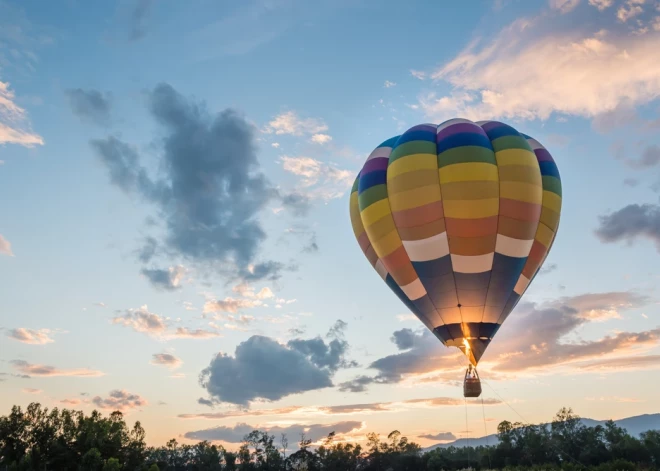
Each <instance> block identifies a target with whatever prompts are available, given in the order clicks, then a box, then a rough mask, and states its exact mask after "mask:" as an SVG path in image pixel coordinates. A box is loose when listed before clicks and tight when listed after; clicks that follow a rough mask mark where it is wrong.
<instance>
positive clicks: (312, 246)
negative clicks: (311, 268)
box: [302, 234, 319, 253]
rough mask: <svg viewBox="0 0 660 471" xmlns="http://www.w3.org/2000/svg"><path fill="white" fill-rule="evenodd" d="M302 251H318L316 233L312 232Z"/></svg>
mask: <svg viewBox="0 0 660 471" xmlns="http://www.w3.org/2000/svg"><path fill="white" fill-rule="evenodd" d="M302 251H303V252H305V253H314V252H318V251H319V244H318V243H317V242H316V234H312V235H311V236H310V238H309V242H308V243H307V245H305V246H304V247H303V250H302Z"/></svg>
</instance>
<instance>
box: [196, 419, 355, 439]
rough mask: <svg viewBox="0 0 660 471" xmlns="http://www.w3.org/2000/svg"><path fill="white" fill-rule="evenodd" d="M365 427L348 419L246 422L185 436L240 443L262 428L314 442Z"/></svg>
mask: <svg viewBox="0 0 660 471" xmlns="http://www.w3.org/2000/svg"><path fill="white" fill-rule="evenodd" d="M363 427H364V424H363V423H362V422H357V421H346V422H337V423H334V424H313V425H299V424H294V425H287V426H285V427H282V426H273V427H267V426H251V425H248V424H246V423H239V424H236V425H234V426H233V427H227V426H221V427H213V428H209V429H205V430H197V431H193V432H187V433H186V434H185V435H184V437H185V438H187V439H189V440H208V441H211V442H213V441H223V442H227V443H240V442H242V441H243V437H245V436H246V435H248V434H249V433H250V432H252V431H253V430H257V429H258V430H262V431H264V432H267V433H268V434H269V435H275V436H277V437H279V436H280V435H281V434H285V435H287V436H289V437H300V435H301V434H302V433H304V434H305V437H306V438H308V439H310V440H312V442H315V441H318V440H320V439H322V438H324V437H327V436H328V434H329V433H331V432H335V433H336V434H337V435H343V434H347V433H350V432H352V431H355V430H360V429H362V428H363Z"/></svg>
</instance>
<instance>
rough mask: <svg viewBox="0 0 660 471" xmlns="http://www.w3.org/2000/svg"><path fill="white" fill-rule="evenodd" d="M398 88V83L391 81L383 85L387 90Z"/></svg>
mask: <svg viewBox="0 0 660 471" xmlns="http://www.w3.org/2000/svg"><path fill="white" fill-rule="evenodd" d="M394 86H396V82H390V81H389V80H385V83H384V84H383V87H385V88H392V87H394Z"/></svg>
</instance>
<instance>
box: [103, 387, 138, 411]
mask: <svg viewBox="0 0 660 471" xmlns="http://www.w3.org/2000/svg"><path fill="white" fill-rule="evenodd" d="M92 404H94V405H95V406H96V407H98V408H100V409H107V410H113V411H120V412H125V411H127V410H131V409H137V408H138V407H144V406H146V405H148V404H149V403H148V402H147V400H146V399H144V398H143V397H141V396H140V395H139V394H131V393H129V392H127V391H125V390H123V389H121V390H120V389H115V390H113V391H110V395H109V396H108V397H106V398H102V397H101V396H95V397H94V398H92Z"/></svg>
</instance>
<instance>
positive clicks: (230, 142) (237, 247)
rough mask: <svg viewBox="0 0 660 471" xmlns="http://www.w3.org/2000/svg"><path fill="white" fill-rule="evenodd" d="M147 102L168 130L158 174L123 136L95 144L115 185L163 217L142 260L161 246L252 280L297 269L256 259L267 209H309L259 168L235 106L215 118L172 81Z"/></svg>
mask: <svg viewBox="0 0 660 471" xmlns="http://www.w3.org/2000/svg"><path fill="white" fill-rule="evenodd" d="M148 103H149V111H150V112H151V115H152V117H153V118H154V119H155V121H156V122H157V123H158V124H159V126H160V128H161V130H162V133H163V134H162V136H163V137H162V140H160V141H159V142H158V147H159V148H160V151H161V152H160V155H159V156H158V159H159V162H158V165H157V167H158V168H159V169H160V173H159V174H158V175H157V176H153V175H150V174H149V172H148V171H147V169H146V167H145V166H144V164H143V163H141V159H140V156H139V154H138V152H137V151H136V150H135V149H134V148H133V147H132V146H130V145H129V144H127V143H125V142H123V141H121V140H119V139H118V138H116V137H114V136H109V137H107V138H105V139H97V140H93V141H92V142H91V145H92V148H93V149H94V150H95V152H96V153H97V154H98V156H99V158H100V159H101V161H102V162H103V163H104V164H105V166H106V168H107V171H108V173H109V176H110V181H111V182H112V183H113V184H114V185H116V186H117V187H119V188H120V189H122V190H123V191H124V192H126V193H128V194H131V195H136V196H139V197H141V198H143V199H144V200H145V201H146V202H148V203H150V204H152V205H153V206H154V207H155V209H156V211H157V213H158V215H159V217H160V218H162V220H163V226H164V231H165V235H164V237H163V239H162V240H157V239H154V238H152V239H150V240H148V241H147V244H146V246H145V248H144V249H143V251H142V253H141V254H140V259H141V260H142V261H147V260H151V259H152V258H153V256H154V254H155V252H156V250H155V249H156V247H160V246H162V247H163V250H165V251H167V253H168V254H170V255H172V256H174V257H180V258H183V259H185V260H187V261H188V262H192V263H197V264H198V265H199V266H200V267H201V266H203V267H208V268H211V269H213V270H215V271H217V272H220V273H222V274H225V275H231V276H236V275H238V276H240V277H243V278H244V279H246V280H251V281H256V280H263V279H268V280H275V279H277V278H278V277H279V276H280V274H281V272H282V271H283V270H291V269H293V267H291V266H285V265H284V264H283V263H281V262H277V261H273V260H265V261H257V260H256V259H257V257H258V252H259V249H260V246H261V244H262V242H263V241H264V240H265V239H266V233H265V231H264V229H263V227H262V225H261V222H260V221H259V219H258V215H259V213H260V212H261V211H262V210H263V209H264V208H265V206H266V205H267V204H268V203H269V202H271V201H273V200H276V199H279V200H280V201H281V202H282V203H283V204H284V205H285V206H287V207H289V208H295V209H296V211H297V212H298V213H299V212H300V210H301V208H302V207H303V206H304V198H303V197H302V196H298V195H296V194H292V195H285V196H282V195H281V194H280V193H279V192H278V190H277V189H276V188H275V187H273V186H272V184H271V183H270V182H269V181H268V180H267V178H266V177H265V176H264V175H263V173H262V172H261V171H260V165H259V162H258V160H257V146H256V129H255V128H254V127H253V126H252V125H250V124H249V123H248V122H247V121H246V120H245V119H244V118H243V117H242V116H240V115H239V114H238V113H237V112H236V111H234V110H231V109H227V110H224V111H222V112H220V113H217V114H215V115H211V114H210V113H209V112H208V111H207V110H206V107H205V105H204V103H196V102H193V101H189V100H187V99H186V98H185V97H184V96H182V95H181V94H180V93H178V92H177V91H176V90H174V88H172V87H171V86H170V85H168V84H160V85H158V86H157V87H156V88H155V89H154V90H153V91H151V92H150V93H149V94H148Z"/></svg>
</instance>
